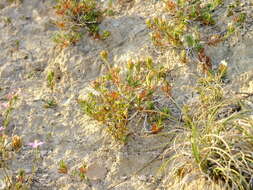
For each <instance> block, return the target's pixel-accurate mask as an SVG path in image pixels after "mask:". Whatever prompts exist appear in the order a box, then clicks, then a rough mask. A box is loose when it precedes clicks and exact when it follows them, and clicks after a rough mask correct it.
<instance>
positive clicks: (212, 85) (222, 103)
mask: <svg viewBox="0 0 253 190" xmlns="http://www.w3.org/2000/svg"><path fill="white" fill-rule="evenodd" d="M225 72H226V69H224V67H223V69H222V68H221V69H220V70H219V71H217V72H216V73H213V74H209V76H208V77H206V78H201V79H200V80H199V83H198V84H199V85H198V87H197V89H196V90H197V92H198V94H199V99H198V101H197V102H195V103H194V106H193V105H188V106H187V105H186V106H184V108H183V110H182V112H183V121H184V128H183V129H182V131H181V132H180V134H177V137H176V138H175V141H174V147H171V152H174V156H172V157H171V158H170V160H168V161H167V162H166V163H165V165H167V164H168V165H169V168H170V172H169V180H171V181H170V182H172V183H171V184H170V185H171V186H170V187H172V186H173V185H175V184H174V183H173V182H175V183H180V181H181V180H182V179H183V178H184V179H185V178H187V176H188V177H189V176H191V175H192V174H194V175H195V174H196V175H197V176H198V178H203V179H205V181H206V183H205V184H208V181H209V182H211V183H212V184H223V187H225V188H224V189H237V190H238V189H239V190H246V189H250V186H252V182H251V179H252V172H253V156H252V151H253V148H252V147H253V140H252V139H253V136H252V127H253V120H252V118H249V117H248V116H247V114H246V113H247V112H246V111H242V110H241V109H242V107H241V104H240V101H239V100H237V99H232V98H231V97H225V96H224V94H223V91H222V77H224V74H225ZM224 112H226V114H224ZM221 113H223V114H221ZM189 183H190V182H189ZM189 183H184V184H183V183H181V184H182V188H183V189H184V188H186V189H187V186H188V185H189ZM203 189H204V187H203Z"/></svg>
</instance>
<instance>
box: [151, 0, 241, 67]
mask: <svg viewBox="0 0 253 190" xmlns="http://www.w3.org/2000/svg"><path fill="white" fill-rule="evenodd" d="M235 2H237V1H235ZM164 3H165V7H166V10H167V11H168V13H169V15H167V18H166V17H163V18H161V17H156V18H153V19H149V20H147V25H148V27H149V28H150V29H152V30H153V32H152V35H151V36H152V41H153V42H154V44H155V45H156V46H159V47H166V48H168V47H169V48H173V49H174V50H176V51H177V52H178V53H179V56H180V58H181V60H182V62H187V61H188V58H189V57H190V55H191V56H192V55H194V53H197V54H198V57H203V55H204V57H206V58H207V56H206V55H205V54H204V52H205V51H204V45H216V44H217V43H219V42H221V41H223V40H225V39H227V38H228V37H229V36H231V35H232V34H233V33H234V32H235V31H236V28H239V27H240V26H241V24H242V23H244V21H245V20H246V14H245V13H242V12H240V13H236V12H235V11H234V6H233V5H234V4H233V3H232V4H231V6H229V7H230V8H229V13H228V16H232V15H233V18H232V19H230V20H231V22H229V23H228V26H227V29H226V31H222V32H220V33H217V34H214V35H211V36H206V35H205V34H203V33H201V32H200V30H199V29H198V28H199V27H200V26H201V25H205V26H209V25H215V24H216V21H215V16H214V13H215V11H216V10H217V9H218V8H219V7H220V6H221V5H222V4H223V0H212V1H203V0H190V1H184V0H178V1H173V0H164ZM237 4H238V3H237ZM199 54H201V55H199ZM199 61H201V62H204V64H205V65H210V59H209V61H205V60H203V59H201V58H199Z"/></svg>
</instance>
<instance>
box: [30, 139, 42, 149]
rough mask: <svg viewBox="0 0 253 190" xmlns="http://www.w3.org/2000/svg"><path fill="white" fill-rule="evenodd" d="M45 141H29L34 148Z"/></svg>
mask: <svg viewBox="0 0 253 190" xmlns="http://www.w3.org/2000/svg"><path fill="white" fill-rule="evenodd" d="M43 144H44V142H42V141H37V140H35V141H34V142H31V143H28V145H29V146H30V147H32V148H37V147H39V146H41V145H43Z"/></svg>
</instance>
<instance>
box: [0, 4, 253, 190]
mask: <svg viewBox="0 0 253 190" xmlns="http://www.w3.org/2000/svg"><path fill="white" fill-rule="evenodd" d="M2 1H3V0H2ZM0 4H1V6H0V7H1V9H0V87H1V89H2V90H1V91H0V96H1V97H4V96H5V95H6V94H8V93H10V92H12V91H15V90H17V89H20V93H19V100H18V102H17V105H16V107H15V110H14V112H13V114H12V120H11V124H10V126H11V127H10V129H9V130H8V133H9V134H18V135H20V136H21V137H22V138H23V141H24V143H23V144H24V146H23V148H22V150H21V151H20V153H19V154H18V155H17V157H16V158H15V159H14V161H13V162H12V163H11V166H12V168H14V169H13V170H12V171H16V169H18V168H23V169H24V170H25V171H26V173H27V174H31V172H32V166H33V162H32V161H31V160H32V159H33V157H34V155H33V152H32V150H31V148H30V147H29V146H27V144H28V143H29V142H31V141H34V140H35V139H37V140H40V141H44V142H45V144H44V145H43V146H41V155H42V158H43V159H42V161H41V162H40V163H39V165H37V167H38V169H37V171H36V174H35V179H34V180H33V183H32V189H39V190H43V189H52V190H53V189H66V190H70V189H71V190H72V189H82V190H86V189H87V190H88V189H93V190H106V189H109V188H110V187H113V186H114V185H116V184H117V183H119V182H122V181H124V182H123V183H121V184H118V185H117V186H115V187H114V188H113V189H117V190H132V189H133V190H134V189H138V190H154V189H157V190H159V189H160V190H162V189H166V185H165V184H164V183H163V177H164V176H163V175H157V171H158V169H159V168H160V165H161V159H160V160H159V159H156V160H154V158H157V156H159V155H160V154H161V152H162V151H163V150H164V148H165V147H166V143H167V142H168V141H169V140H170V136H168V135H144V136H138V135H136V136H135V135H133V136H132V137H131V138H130V140H129V142H128V143H127V145H125V146H122V145H118V144H117V143H115V142H114V141H112V139H111V138H110V137H108V135H107V134H106V133H105V132H104V131H102V130H101V128H102V127H101V126H99V125H98V124H97V123H96V122H94V121H92V120H91V119H89V118H88V117H87V116H85V115H84V114H83V113H82V111H81V110H80V107H79V105H78V103H77V99H78V98H81V97H83V96H85V94H86V87H87V85H88V83H89V81H91V80H93V79H95V78H96V77H97V76H99V75H100V74H101V73H103V70H104V65H103V63H102V61H101V60H100V58H99V56H98V55H99V52H100V51H101V50H104V49H106V50H108V51H109V53H110V59H111V61H112V62H113V63H115V64H122V63H124V61H127V60H128V59H130V58H131V57H133V56H135V57H141V56H146V55H152V56H154V57H155V59H156V61H158V62H163V63H165V64H168V65H170V66H171V67H173V68H177V67H178V68H179V69H178V70H176V72H173V73H172V74H171V81H172V84H173V96H174V97H175V100H176V101H177V102H178V103H179V104H180V105H181V104H183V103H186V102H187V101H189V100H190V99H191V98H192V97H191V89H192V88H191V86H192V85H194V81H195V80H196V78H197V77H198V76H199V75H200V74H199V73H198V69H197V68H196V66H195V65H180V64H179V63H178V60H177V58H176V57H173V56H171V53H170V52H164V53H161V52H160V53H159V52H158V51H157V50H156V48H155V47H154V46H153V45H152V43H151V41H150V37H149V32H150V31H149V30H148V29H147V27H146V24H145V20H146V19H147V18H150V17H152V16H155V15H156V14H159V11H158V10H159V9H160V7H161V2H160V1H155V0H153V1H151V0H150V1H149V0H147V1H136V2H135V3H134V4H133V5H131V4H126V5H125V6H124V7H117V8H118V10H119V11H120V14H118V15H116V16H113V17H108V18H105V19H104V21H103V22H102V23H101V25H100V28H101V29H106V30H109V31H110V32H111V33H112V35H111V36H110V37H109V39H107V40H105V41H94V40H93V39H91V38H89V37H88V36H85V37H84V38H83V40H82V41H80V42H79V43H78V44H77V45H76V46H71V47H69V48H66V49H64V50H62V51H59V50H57V49H56V48H55V44H54V43H53V42H52V39H51V38H52V35H53V33H54V32H55V31H56V30H57V29H56V28H55V27H54V25H52V24H51V23H52V22H51V20H52V19H54V17H55V15H54V11H53V9H52V7H53V3H52V1H50V0H33V1H31V0H24V2H23V3H22V4H15V3H14V4H10V3H6V2H0ZM252 10H253V9H252V7H249V13H250V14H251V15H252ZM156 11H157V12H156ZM251 18H253V15H252V17H251ZM17 43H18V45H17ZM207 54H208V55H209V56H210V57H211V58H212V59H213V62H214V63H217V64H218V63H219V62H220V61H222V60H226V61H227V62H228V68H229V73H228V77H229V81H228V82H227V84H226V86H225V89H226V90H227V93H235V92H249V93H252V92H253V27H252V24H251V25H250V24H249V25H248V26H247V27H246V28H245V32H244V35H243V36H242V35H240V34H238V35H236V36H235V37H233V40H231V42H224V43H221V44H220V45H218V46H217V47H210V48H208V51H207ZM52 70H53V71H54V72H55V73H57V76H58V81H57V84H56V87H55V90H54V91H53V92H52V91H51V90H50V89H49V88H48V87H47V81H46V76H47V73H48V71H52ZM51 98H55V99H56V101H57V107H56V108H54V109H48V108H45V107H44V104H45V103H44V101H43V100H48V99H51ZM1 101H2V100H1ZM170 125H175V124H173V123H171V124H170ZM175 127H176V126H175ZM60 160H64V161H66V163H67V165H68V166H69V168H70V170H74V169H75V168H78V167H79V166H80V165H81V164H82V163H83V162H85V163H87V164H88V166H89V169H88V173H87V176H88V178H89V179H90V182H89V183H85V182H83V181H81V180H80V179H79V178H78V177H73V176H70V175H65V174H59V172H58V171H57V168H58V162H59V161H60ZM0 188H1V187H0Z"/></svg>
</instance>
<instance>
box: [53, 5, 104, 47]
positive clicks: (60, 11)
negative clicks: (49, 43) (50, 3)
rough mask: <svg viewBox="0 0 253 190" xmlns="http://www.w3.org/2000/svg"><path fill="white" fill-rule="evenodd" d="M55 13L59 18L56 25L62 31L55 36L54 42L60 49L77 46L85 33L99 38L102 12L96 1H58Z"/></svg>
mask: <svg viewBox="0 0 253 190" xmlns="http://www.w3.org/2000/svg"><path fill="white" fill-rule="evenodd" d="M55 12H56V14H57V15H58V16H59V20H58V21H56V22H55V24H56V26H57V27H58V28H60V29H61V31H60V32H58V33H56V34H55V36H54V41H55V42H56V43H57V44H59V46H60V47H62V48H63V47H67V46H69V45H73V44H75V43H76V42H78V41H79V40H80V39H81V38H82V36H83V34H84V33H85V32H88V33H89V34H90V35H91V36H93V37H94V38H99V27H98V25H99V23H100V21H101V18H102V12H101V11H100V10H99V9H98V7H97V3H96V1H95V0H57V4H56V6H55Z"/></svg>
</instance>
